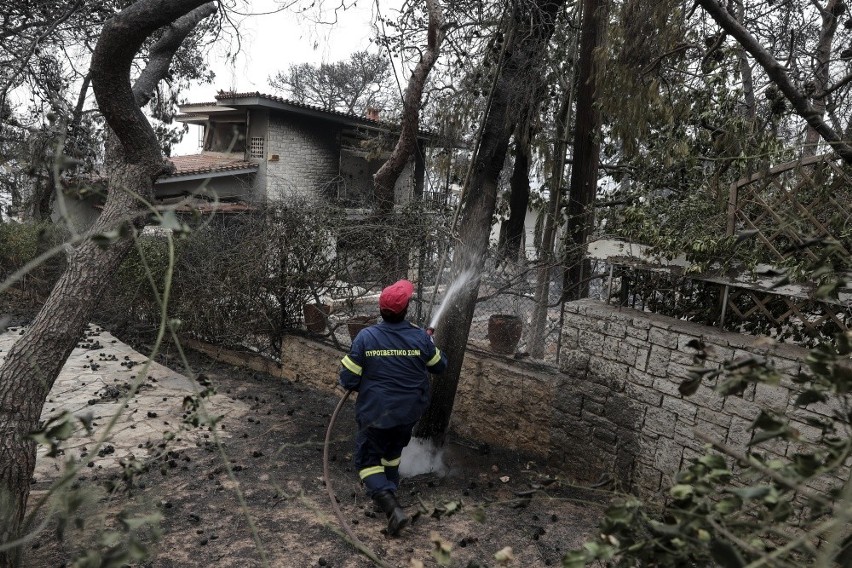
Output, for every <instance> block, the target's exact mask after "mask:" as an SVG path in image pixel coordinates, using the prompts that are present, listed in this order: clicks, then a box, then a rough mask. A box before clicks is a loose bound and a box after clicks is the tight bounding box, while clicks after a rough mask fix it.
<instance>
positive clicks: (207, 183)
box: [155, 92, 427, 214]
mask: <svg viewBox="0 0 852 568" xmlns="http://www.w3.org/2000/svg"><path fill="white" fill-rule="evenodd" d="M180 111H181V113H180V114H179V115H178V117H177V120H179V121H181V122H184V123H186V124H195V125H199V126H201V127H202V143H201V153H200V154H194V155H188V156H176V157H174V158H171V160H172V162H173V163H174V165H175V167H176V172H175V173H174V175H172V176H168V177H164V178H161V179H159V180H158V181H157V184H156V188H155V191H156V195H157V197H158V199H159V200H160V201H162V202H164V203H168V202H171V201H176V200H180V199H185V198H186V197H187V196H193V197H195V198H196V202H197V203H200V204H202V205H203V204H204V202H205V201H208V202H209V201H213V200H216V201H219V202H220V204H230V205H228V206H229V207H231V208H233V207H239V205H238V204H243V205H246V206H252V205H257V204H262V203H265V202H267V200H293V199H301V200H306V201H308V202H313V201H317V200H320V201H322V200H327V201H328V202H334V203H337V204H339V205H342V206H344V207H346V208H347V210H349V211H350V213H352V214H357V213H358V212H359V211H366V210H369V209H370V207H371V206H372V202H373V174H375V173H376V172H377V171H378V169H379V167H380V166H381V165H382V163H383V162H384V160H385V159H386V158H387V156H388V155H389V153H390V150H391V149H392V148H393V145H394V144H395V143H396V139H397V134H396V132H395V127H394V125H391V124H388V123H385V122H382V121H380V120H379V116H378V112H371V113H370V114H369V115H368V116H357V115H354V114H349V113H344V112H337V111H330V110H324V109H321V108H318V107H314V106H310V105H306V104H302V103H297V102H293V101H290V100H287V99H283V98H281V97H277V96H272V95H265V94H261V93H231V92H219V94H218V95H216V98H215V101H213V102H206V103H189V104H184V105H181V106H180ZM426 143H427V137H426V136H425V135H424V136H422V137H421V138H420V139H419V148H418V150H419V151H417V152H415V155H414V157H413V158H412V159H411V160H410V162H409V164H408V166H407V167H406V169H405V171H404V172H403V174H402V175H401V176H400V179H399V180H398V181H397V184H396V203H397V204H405V203H407V202H408V201H409V200H411V199H413V198H414V197H415V196H422V194H423V185H424V183H423V182H424V175H425V164H424V160H423V155H424V152H423V151H424V149H425V145H426ZM199 199H200V200H201V201H199Z"/></svg>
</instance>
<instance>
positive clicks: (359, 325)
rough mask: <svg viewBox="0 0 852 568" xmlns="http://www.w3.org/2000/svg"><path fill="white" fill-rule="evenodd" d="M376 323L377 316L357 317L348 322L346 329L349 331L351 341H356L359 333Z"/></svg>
mask: <svg viewBox="0 0 852 568" xmlns="http://www.w3.org/2000/svg"><path fill="white" fill-rule="evenodd" d="M375 323H376V317H375V316H355V317H353V318H351V319H350V320H349V321H347V322H346V328H347V329H348V330H349V339H355V336H356V335H358V332H359V331H361V330H362V329H365V328H368V327H370V326H371V325H373V324H375Z"/></svg>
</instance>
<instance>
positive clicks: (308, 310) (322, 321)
mask: <svg viewBox="0 0 852 568" xmlns="http://www.w3.org/2000/svg"><path fill="white" fill-rule="evenodd" d="M302 313H303V314H304V316H305V327H306V328H308V331H310V332H311V333H322V332H324V331H325V328H326V324H327V322H328V314H330V313H331V306H329V305H328V304H305V305H304V306H303V307H302Z"/></svg>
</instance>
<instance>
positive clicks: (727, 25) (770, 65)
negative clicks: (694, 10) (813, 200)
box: [696, 0, 852, 164]
mask: <svg viewBox="0 0 852 568" xmlns="http://www.w3.org/2000/svg"><path fill="white" fill-rule="evenodd" d="M696 2H697V3H698V4H699V5H700V6H701V7H702V8H704V11H705V12H707V13H708V14H709V15H710V17H712V18H713V19H714V20H715V21H716V23H717V24H718V25H719V26H720V27H721V28H722V29H723V30H725V31H726V32H727V33H728V34H730V35H731V36H732V37H733V38H734V39H736V40H737V41H738V42H739V44H740V45H741V46H742V47H743V49H745V50H746V51H747V52H748V53H749V55H751V56H752V57H753V58H754V59H755V61H757V62H758V63H759V64H760V66H761V67H763V69H764V71H766V74H767V75H768V76H769V78H770V79H771V80H772V82H773V83H775V84H776V85H777V86H778V88H779V90H780V91H781V92H782V93H783V94H784V96H785V97H786V98H787V100H789V101H790V103H791V104H792V105H793V109H794V110H795V111H796V114H798V115H799V116H801V117H802V118H804V119H805V121H806V122H807V123H808V125H809V126H811V127H812V128H813V129H814V130H816V131H817V132H818V133H819V135H820V136H821V137H822V139H823V140H825V141H826V142H828V143H829V144H830V145H831V147H832V148H833V149H834V151H835V152H837V154H838V155H839V156H840V157H841V158H842V159H843V161H844V162H846V163H847V164H852V146H850V145H849V144H847V143H846V142H844V141H843V139H842V138H841V137H840V135H839V134H838V133H837V132H836V131H835V130H834V129H833V128H831V126H829V125H828V124H827V123H826V122H825V120H823V116H822V114H821V113H820V112H819V111H818V110H817V109H815V108H814V107H813V106H812V105H811V104H810V103H809V102H808V100H807V98H806V97H805V95H804V94H803V93H802V92H801V91H799V89H797V88H796V86H795V85H793V82H792V81H791V79H790V77H789V76H788V75H787V72H786V71H785V70H784V68H783V67H782V66H781V64H780V63H779V62H778V61H777V60H776V59H775V58H774V57H773V56H772V54H771V53H769V52H768V51H767V50H766V48H764V47H763V46H762V45H761V44H760V43H759V42H758V41H757V39H755V37H754V36H752V35H751V33H750V32H749V31H748V30H747V29H746V28H745V27H744V26H742V25H741V24H740V23H739V22H737V21H736V19H734V17H733V16H731V14H729V13H728V11H727V10H726V9H725V8H724V7H723V6H722V5H721V4H719V2H717V1H716V0H696Z"/></svg>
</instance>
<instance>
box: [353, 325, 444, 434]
mask: <svg viewBox="0 0 852 568" xmlns="http://www.w3.org/2000/svg"><path fill="white" fill-rule="evenodd" d="M341 363H342V364H343V367H342V368H341V370H340V384H341V386H343V388H345V389H347V390H355V391H358V400H357V402H356V404H355V413H356V418H357V420H358V425H359V427H361V428H365V427H368V426H372V427H375V428H392V427H394V426H401V425H403V424H413V423H415V422H417V421H418V420H420V417H421V416H422V415H423V412H424V411H425V410H426V406H428V404H429V375H428V373H427V371H428V372H431V373H440V372H441V371H443V370H444V369H445V368H446V367H447V358H446V356H445V355H444V354H443V353H441V350H440V349H438V348H437V347H435V344H434V343H433V342H432V338H431V337H429V335H427V334H426V331H425V330H423V329H421V328H419V327H417V326H416V325H414V324H412V323H410V322H408V321H401V322H399V323H388V322H382V323H380V324H378V325H374V326H370V327H368V328H366V329H363V330H361V331H360V332H359V333H358V335H357V336H356V337H355V340H354V341H353V342H352V349H351V350H350V351H349V354H348V355H347V356H346V357H344V358H343V360H342V361H341Z"/></svg>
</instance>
